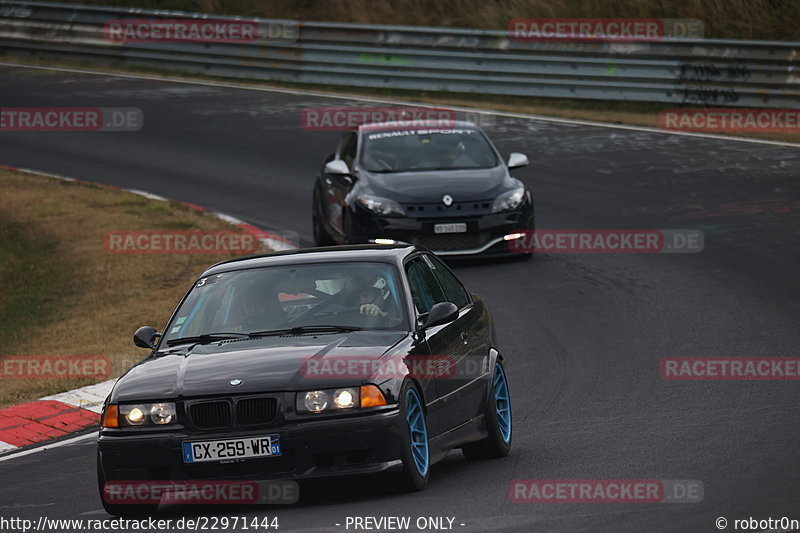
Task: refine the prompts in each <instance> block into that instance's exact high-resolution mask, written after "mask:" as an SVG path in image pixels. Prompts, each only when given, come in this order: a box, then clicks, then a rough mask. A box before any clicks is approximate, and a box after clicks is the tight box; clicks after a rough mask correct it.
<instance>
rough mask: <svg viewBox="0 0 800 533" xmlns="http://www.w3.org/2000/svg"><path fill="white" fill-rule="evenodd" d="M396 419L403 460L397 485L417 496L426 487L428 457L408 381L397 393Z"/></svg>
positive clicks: (421, 414)
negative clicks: (397, 408) (415, 493)
mask: <svg viewBox="0 0 800 533" xmlns="http://www.w3.org/2000/svg"><path fill="white" fill-rule="evenodd" d="M400 415H401V418H402V420H401V422H400V424H401V434H402V457H401V458H402V460H403V471H402V472H401V473H400V483H401V486H402V488H404V489H405V490H407V491H409V492H418V491H421V490H423V489H424V488H425V487H426V486H427V485H428V479H429V478H430V470H431V454H430V445H429V443H428V423H427V421H426V419H425V410H424V407H423V403H422V398H421V396H420V394H419V392H418V391H417V388H416V387H415V386H414V385H413V384H412V383H411V382H410V381H406V382H405V384H404V385H403V388H402V389H401V393H400Z"/></svg>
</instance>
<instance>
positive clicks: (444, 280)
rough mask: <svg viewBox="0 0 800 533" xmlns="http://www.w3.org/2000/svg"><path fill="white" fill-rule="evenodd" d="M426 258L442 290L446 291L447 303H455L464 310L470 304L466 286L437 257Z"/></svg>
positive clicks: (427, 256)
mask: <svg viewBox="0 0 800 533" xmlns="http://www.w3.org/2000/svg"><path fill="white" fill-rule="evenodd" d="M424 257H425V258H426V259H427V260H428V262H429V264H430V265H431V268H433V274H434V275H435V276H436V279H437V280H439V284H441V286H442V289H444V294H445V296H446V297H447V301H448V302H453V303H454V304H456V306H457V307H458V308H459V309H462V308H464V306H466V305H467V304H468V303H469V295H468V294H467V291H466V290H465V289H464V286H463V285H461V282H460V281H458V278H456V277H455V276H454V275H453V273H452V272H450V271H449V270H448V269H447V267H446V266H444V264H442V262H441V261H439V259H437V258H436V257H433V256H430V255H425V256H424Z"/></svg>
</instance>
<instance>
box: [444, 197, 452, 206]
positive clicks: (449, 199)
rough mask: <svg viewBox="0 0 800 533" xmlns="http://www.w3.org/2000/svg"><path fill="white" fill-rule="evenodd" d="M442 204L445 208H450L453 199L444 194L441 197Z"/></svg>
mask: <svg viewBox="0 0 800 533" xmlns="http://www.w3.org/2000/svg"><path fill="white" fill-rule="evenodd" d="M442 203H443V204H444V205H446V206H447V207H450V206H451V205H453V197H452V196H450V195H449V194H445V195H444V196H442Z"/></svg>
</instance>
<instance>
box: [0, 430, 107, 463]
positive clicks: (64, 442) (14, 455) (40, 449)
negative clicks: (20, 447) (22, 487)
mask: <svg viewBox="0 0 800 533" xmlns="http://www.w3.org/2000/svg"><path fill="white" fill-rule="evenodd" d="M91 438H97V434H96V432H94V431H93V432H91V433H87V434H86V435H80V436H78V437H72V438H71V439H67V440H60V441H58V442H55V443H53V444H45V445H43V446H39V447H38V448H31V449H30V450H25V451H23V452H17V453H12V454H10V455H5V456H3V457H0V463H2V462H4V461H9V460H11V459H16V458H17V457H24V456H26V455H30V454H32V453H39V452H44V451H46V450H50V449H52V448H60V447H61V446H68V445H70V444H74V443H76V442H79V441H82V440H88V439H91Z"/></svg>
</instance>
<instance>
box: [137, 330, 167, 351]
mask: <svg viewBox="0 0 800 533" xmlns="http://www.w3.org/2000/svg"><path fill="white" fill-rule="evenodd" d="M160 336H161V334H160V333H158V332H156V328H154V327H153V326H142V327H140V328H139V329H137V330H136V333H134V334H133V344H135V345H136V346H138V347H139V348H149V349H151V350H155V349H156V339H157V338H158V337H160Z"/></svg>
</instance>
